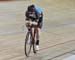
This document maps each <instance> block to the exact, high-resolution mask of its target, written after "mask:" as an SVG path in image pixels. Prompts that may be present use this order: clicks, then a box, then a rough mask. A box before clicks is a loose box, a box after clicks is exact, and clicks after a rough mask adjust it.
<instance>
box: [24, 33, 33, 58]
mask: <svg viewBox="0 0 75 60" xmlns="http://www.w3.org/2000/svg"><path fill="white" fill-rule="evenodd" d="M31 41H32V36H31V34H30V33H29V32H28V33H27V35H26V39H25V55H26V56H27V57H28V56H29V54H30V52H31V47H32V43H31Z"/></svg>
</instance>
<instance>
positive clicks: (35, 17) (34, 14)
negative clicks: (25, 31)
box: [25, 4, 43, 50]
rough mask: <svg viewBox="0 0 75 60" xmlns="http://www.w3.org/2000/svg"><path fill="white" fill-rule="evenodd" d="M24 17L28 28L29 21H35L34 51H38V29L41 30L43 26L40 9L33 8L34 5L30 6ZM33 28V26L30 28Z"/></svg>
mask: <svg viewBox="0 0 75 60" xmlns="http://www.w3.org/2000/svg"><path fill="white" fill-rule="evenodd" d="M25 16H26V21H27V22H26V26H27V28H29V27H28V26H29V23H28V21H29V19H31V20H32V22H34V21H36V24H37V27H36V28H35V29H36V50H39V36H40V29H41V28H42V24H43V12H42V9H41V8H40V7H35V5H33V4H32V5H30V6H28V8H27V11H26V13H25ZM32 27H33V26H32Z"/></svg>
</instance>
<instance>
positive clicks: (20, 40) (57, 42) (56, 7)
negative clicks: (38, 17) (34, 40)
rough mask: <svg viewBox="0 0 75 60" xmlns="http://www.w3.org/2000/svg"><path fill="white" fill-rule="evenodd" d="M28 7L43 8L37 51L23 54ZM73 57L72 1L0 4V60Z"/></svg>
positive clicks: (74, 23) (74, 9)
mask: <svg viewBox="0 0 75 60" xmlns="http://www.w3.org/2000/svg"><path fill="white" fill-rule="evenodd" d="M29 4H35V5H37V6H38V5H39V6H41V7H42V9H43V11H44V21H43V22H44V23H43V28H42V30H41V37H40V50H39V51H38V53H37V54H36V55H34V54H33V53H31V55H30V57H28V58H27V57H26V56H25V54H24V41H25V40H24V39H25V35H26V32H27V29H26V27H25V17H24V13H25V11H26V8H27V6H28V5H29ZM74 54H75V1H74V0H41V1H40V0H38V1H37V0H36V1H35V0H32V1H30V0H25V1H10V2H0V60H64V59H65V58H66V57H68V56H71V55H74Z"/></svg>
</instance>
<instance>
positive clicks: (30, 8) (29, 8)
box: [28, 4, 35, 12]
mask: <svg viewBox="0 0 75 60" xmlns="http://www.w3.org/2000/svg"><path fill="white" fill-rule="evenodd" d="M34 8H35V5H33V4H32V5H30V6H28V11H31V12H32V11H34Z"/></svg>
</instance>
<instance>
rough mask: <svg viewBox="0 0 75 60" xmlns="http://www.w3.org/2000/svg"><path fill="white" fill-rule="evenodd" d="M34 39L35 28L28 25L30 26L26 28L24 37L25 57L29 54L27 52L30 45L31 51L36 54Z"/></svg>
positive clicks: (29, 49) (29, 50)
mask: <svg viewBox="0 0 75 60" xmlns="http://www.w3.org/2000/svg"><path fill="white" fill-rule="evenodd" d="M33 23H34V22H33ZM35 27H36V26H35ZM35 27H34V28H35ZM35 41H36V40H35V29H34V30H33V29H32V27H31V26H30V28H29V29H28V32H27V34H26V38H25V55H26V56H27V57H28V56H29V54H30V52H31V48H32V46H33V52H34V54H36V52H37V51H36V49H35V48H36V47H35V46H36V44H35Z"/></svg>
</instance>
